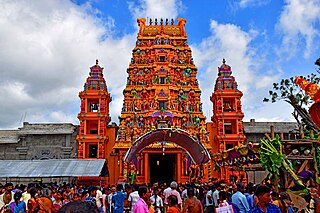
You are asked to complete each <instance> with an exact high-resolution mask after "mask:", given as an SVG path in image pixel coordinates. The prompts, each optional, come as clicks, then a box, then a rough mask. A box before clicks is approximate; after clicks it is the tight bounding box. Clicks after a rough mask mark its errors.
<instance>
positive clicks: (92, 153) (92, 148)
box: [89, 144, 98, 158]
mask: <svg viewBox="0 0 320 213" xmlns="http://www.w3.org/2000/svg"><path fill="white" fill-rule="evenodd" d="M97 157H98V145H97V144H89V158H97Z"/></svg>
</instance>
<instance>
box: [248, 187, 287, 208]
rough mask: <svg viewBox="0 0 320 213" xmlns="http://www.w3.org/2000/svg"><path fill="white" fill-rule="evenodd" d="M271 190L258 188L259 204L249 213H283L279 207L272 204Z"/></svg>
mask: <svg viewBox="0 0 320 213" xmlns="http://www.w3.org/2000/svg"><path fill="white" fill-rule="evenodd" d="M270 191H271V190H270V188H269V187H267V186H258V188H257V189H256V192H255V194H256V196H257V197H258V200H259V201H258V204H257V205H256V206H255V207H253V208H252V209H251V210H250V211H249V213H281V210H280V209H279V207H278V206H276V205H273V204H271V203H270V202H271V196H270Z"/></svg>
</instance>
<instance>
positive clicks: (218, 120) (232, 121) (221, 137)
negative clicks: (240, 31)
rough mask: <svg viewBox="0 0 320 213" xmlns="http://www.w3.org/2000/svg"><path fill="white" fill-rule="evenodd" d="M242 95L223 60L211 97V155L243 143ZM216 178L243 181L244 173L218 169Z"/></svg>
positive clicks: (224, 168)
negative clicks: (212, 133)
mask: <svg viewBox="0 0 320 213" xmlns="http://www.w3.org/2000/svg"><path fill="white" fill-rule="evenodd" d="M242 95H243V93H242V92H241V91H240V90H238V85H237V82H236V80H235V78H234V77H233V76H232V71H231V67H230V66H229V65H227V64H226V61H225V60H224V59H223V62H222V65H221V66H220V67H219V68H218V78H217V80H216V84H215V87H214V92H213V94H212V96H211V101H212V103H213V116H212V117H211V120H212V122H213V125H214V127H215V128H214V131H215V135H214V139H213V140H214V141H213V144H214V145H213V147H214V150H213V153H221V152H223V151H225V150H228V149H231V148H233V147H235V146H240V145H242V144H243V143H244V141H245V138H246V137H245V135H244V133H243V123H242V119H243V117H244V114H243V112H242V109H241V97H242ZM220 169H221V172H220V173H219V174H218V178H220V179H224V180H227V181H230V180H232V179H233V181H235V180H234V179H237V181H239V179H242V180H245V177H246V176H245V173H243V172H240V171H238V170H237V169H233V168H230V167H220Z"/></svg>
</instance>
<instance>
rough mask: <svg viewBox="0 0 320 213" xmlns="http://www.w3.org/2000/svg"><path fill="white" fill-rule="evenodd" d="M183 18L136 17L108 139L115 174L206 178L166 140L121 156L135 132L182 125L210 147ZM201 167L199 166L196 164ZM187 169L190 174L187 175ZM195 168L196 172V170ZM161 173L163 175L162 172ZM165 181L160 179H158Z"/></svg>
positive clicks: (145, 178)
mask: <svg viewBox="0 0 320 213" xmlns="http://www.w3.org/2000/svg"><path fill="white" fill-rule="evenodd" d="M185 23H186V20H185V19H178V23H177V24H175V23H174V21H173V20H171V21H170V23H169V20H163V19H160V20H157V19H155V20H150V21H149V24H147V23H146V20H145V19H143V18H142V19H138V24H139V26H140V30H139V33H138V37H137V41H136V47H135V48H134V49H133V53H132V59H131V63H130V65H129V67H128V69H127V73H128V77H127V85H126V88H125V89H124V91H123V94H124V101H123V108H122V112H121V115H120V116H119V124H120V125H119V130H118V133H117V138H116V141H115V144H114V150H115V153H117V154H118V155H119V156H120V166H121V168H120V171H121V173H120V179H123V180H126V179H131V180H132V179H133V178H135V179H136V181H137V182H155V181H160V178H161V179H163V177H167V178H168V180H167V181H170V180H172V179H175V180H177V181H179V182H185V181H189V180H190V179H193V178H194V179H196V177H198V178H206V179H207V177H205V174H204V173H203V172H202V171H200V168H198V167H199V165H195V164H193V163H194V162H193V161H192V159H191V157H192V156H189V155H188V153H187V152H186V151H185V150H184V149H183V147H182V148H181V146H179V145H177V144H176V143H172V141H169V140H167V141H156V142H155V143H152V144H150V145H148V146H146V147H144V148H143V150H142V151H141V152H139V153H138V154H137V156H135V157H134V159H133V160H132V161H131V162H128V164H129V165H127V164H126V162H125V161H124V156H125V154H126V152H127V151H128V149H129V148H130V147H131V146H132V145H133V143H134V142H135V141H137V139H138V138H139V137H141V136H142V137H143V135H144V134H146V133H149V132H152V131H155V130H157V129H172V130H174V129H177V130H185V131H186V132H187V133H188V134H190V137H194V138H195V139H197V140H198V141H199V142H200V143H201V144H202V145H203V146H204V147H205V148H206V149H207V150H210V149H211V145H210V143H209V137H208V132H207V128H206V117H205V116H204V115H203V112H202V103H201V102H200V94H201V90H200V88H199V85H198V81H197V78H196V75H197V67H196V66H195V64H194V62H193V58H192V51H191V49H190V47H189V46H188V40H187V35H186V32H185ZM201 169H202V170H203V168H201ZM190 170H194V171H193V173H194V174H193V175H191V176H190V172H191V171H190ZM197 171H198V173H197ZM164 173H166V174H167V175H166V176H163V174H164ZM164 181H166V180H164Z"/></svg>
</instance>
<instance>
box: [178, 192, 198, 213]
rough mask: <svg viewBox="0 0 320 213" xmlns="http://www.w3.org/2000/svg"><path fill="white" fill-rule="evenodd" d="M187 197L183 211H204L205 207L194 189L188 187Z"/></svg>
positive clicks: (192, 212) (196, 212) (194, 212)
mask: <svg viewBox="0 0 320 213" xmlns="http://www.w3.org/2000/svg"><path fill="white" fill-rule="evenodd" d="M187 196H188V197H187V199H186V200H185V201H184V207H183V210H182V213H203V207H202V204H201V202H200V200H198V199H197V198H195V197H194V189H193V188H188V189H187Z"/></svg>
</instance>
